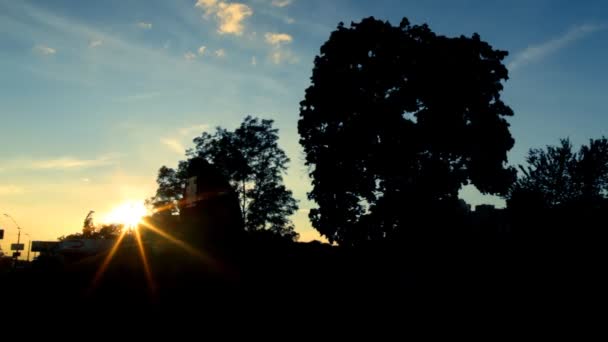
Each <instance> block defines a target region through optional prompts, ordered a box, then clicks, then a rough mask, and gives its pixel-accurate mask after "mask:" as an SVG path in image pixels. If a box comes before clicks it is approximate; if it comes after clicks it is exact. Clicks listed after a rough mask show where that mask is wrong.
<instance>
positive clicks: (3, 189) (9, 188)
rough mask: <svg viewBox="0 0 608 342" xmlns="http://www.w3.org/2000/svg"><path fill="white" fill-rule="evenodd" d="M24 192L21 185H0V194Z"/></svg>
mask: <svg viewBox="0 0 608 342" xmlns="http://www.w3.org/2000/svg"><path fill="white" fill-rule="evenodd" d="M24 192H25V190H24V189H23V188H22V187H19V186H16V185H0V196H7V195H19V194H22V193H24Z"/></svg>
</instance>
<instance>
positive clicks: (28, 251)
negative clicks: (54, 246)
mask: <svg viewBox="0 0 608 342" xmlns="http://www.w3.org/2000/svg"><path fill="white" fill-rule="evenodd" d="M25 235H27V237H28V238H29V240H30V242H29V243H28V244H27V261H28V262H29V261H30V251H31V250H32V236H31V235H30V234H28V233H25Z"/></svg>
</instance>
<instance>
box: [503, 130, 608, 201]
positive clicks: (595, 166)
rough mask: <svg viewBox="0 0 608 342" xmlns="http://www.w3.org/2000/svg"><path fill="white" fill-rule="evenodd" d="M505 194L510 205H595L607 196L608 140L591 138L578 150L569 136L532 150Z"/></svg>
mask: <svg viewBox="0 0 608 342" xmlns="http://www.w3.org/2000/svg"><path fill="white" fill-rule="evenodd" d="M526 162H527V165H526V166H520V167H519V168H520V171H521V173H522V175H521V177H520V178H519V179H518V180H517V182H516V183H515V184H514V186H513V187H512V189H511V191H510V192H509V194H508V196H507V200H508V203H509V206H510V207H518V208H524V207H530V206H533V207H536V208H560V207H567V206H573V205H578V206H587V207H588V206H594V205H597V204H598V203H599V202H600V201H602V200H603V199H605V198H606V196H607V195H608V140H607V139H606V138H604V137H602V138H601V139H591V140H590V141H589V145H583V146H582V147H581V148H580V150H579V151H578V152H575V151H574V150H573V146H572V143H571V142H570V140H569V139H562V140H560V144H559V145H557V146H547V147H546V148H545V149H531V150H530V151H529V152H528V156H527V157H526Z"/></svg>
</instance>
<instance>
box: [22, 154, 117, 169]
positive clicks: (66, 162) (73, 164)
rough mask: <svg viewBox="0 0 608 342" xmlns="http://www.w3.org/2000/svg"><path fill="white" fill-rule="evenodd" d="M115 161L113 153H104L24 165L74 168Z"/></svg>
mask: <svg viewBox="0 0 608 342" xmlns="http://www.w3.org/2000/svg"><path fill="white" fill-rule="evenodd" d="M116 163H117V158H116V156H115V155H104V156H100V157H97V158H95V159H79V158H73V157H59V158H55V159H45V160H34V161H30V162H29V163H26V164H25V165H24V166H25V167H26V168H28V169H34V170H74V169H86V168H93V167H99V166H107V165H113V164H116Z"/></svg>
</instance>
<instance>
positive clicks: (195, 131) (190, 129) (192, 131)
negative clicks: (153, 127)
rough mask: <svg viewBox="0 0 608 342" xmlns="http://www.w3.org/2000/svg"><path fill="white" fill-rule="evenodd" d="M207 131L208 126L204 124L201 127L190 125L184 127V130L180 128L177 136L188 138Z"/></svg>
mask: <svg viewBox="0 0 608 342" xmlns="http://www.w3.org/2000/svg"><path fill="white" fill-rule="evenodd" d="M208 129H209V125H206V124H202V125H192V126H190V127H184V128H180V129H179V134H180V135H181V136H189V135H192V134H200V133H202V132H204V131H207V130H208Z"/></svg>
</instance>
